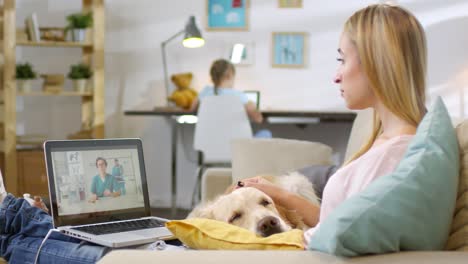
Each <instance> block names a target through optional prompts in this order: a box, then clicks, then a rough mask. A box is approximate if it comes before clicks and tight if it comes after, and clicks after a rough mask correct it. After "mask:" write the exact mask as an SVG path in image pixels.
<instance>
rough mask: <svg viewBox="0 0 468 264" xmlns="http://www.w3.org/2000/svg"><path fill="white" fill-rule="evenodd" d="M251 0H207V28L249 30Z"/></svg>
mask: <svg viewBox="0 0 468 264" xmlns="http://www.w3.org/2000/svg"><path fill="white" fill-rule="evenodd" d="M249 4H250V3H249V0H206V11H207V19H206V21H207V25H206V30H208V31H215V30H220V31H224V30H248V29H249V23H248V17H249Z"/></svg>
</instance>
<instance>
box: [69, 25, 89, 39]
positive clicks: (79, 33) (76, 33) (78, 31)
mask: <svg viewBox="0 0 468 264" xmlns="http://www.w3.org/2000/svg"><path fill="white" fill-rule="evenodd" d="M71 34H72V41H75V42H85V39H86V29H85V28H75V29H72V30H71Z"/></svg>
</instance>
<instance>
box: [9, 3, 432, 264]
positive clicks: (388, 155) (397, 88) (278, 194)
mask: <svg viewBox="0 0 468 264" xmlns="http://www.w3.org/2000/svg"><path fill="white" fill-rule="evenodd" d="M338 55H339V58H338V62H339V63H340V66H339V69H338V72H337V74H336V77H335V82H336V83H338V84H340V90H341V95H342V96H343V98H344V100H345V103H346V105H347V106H348V107H349V108H350V109H364V108H369V107H372V108H373V109H374V110H375V113H376V115H375V127H374V133H373V135H372V137H371V138H370V139H369V142H368V143H367V144H366V145H364V146H363V148H362V149H361V151H359V152H358V153H357V154H356V155H355V156H354V157H353V158H352V159H351V160H350V161H348V162H347V164H346V165H345V166H343V167H342V168H341V169H340V170H338V171H337V172H336V173H335V174H334V175H333V176H332V177H331V178H330V180H329V182H328V184H327V185H326V187H325V190H324V193H323V199H322V206H321V208H318V207H316V206H314V205H311V204H309V203H308V202H307V201H305V200H303V199H301V198H300V197H298V196H295V195H293V194H290V193H285V192H284V191H282V189H278V188H276V187H275V186H272V185H269V184H268V183H266V182H263V181H261V179H258V178H251V179H246V180H245V181H244V185H245V186H251V187H255V188H258V189H260V190H262V191H264V192H265V193H267V194H268V195H270V196H271V197H272V198H273V199H274V200H275V202H276V203H278V204H280V205H283V206H284V207H286V208H290V209H293V210H297V211H298V213H300V214H301V215H302V216H303V217H304V220H305V222H306V223H307V224H308V225H309V226H316V227H315V228H312V229H310V230H309V231H307V232H306V233H305V239H306V241H309V240H310V238H311V237H312V236H313V235H314V231H315V229H316V228H317V225H319V222H320V221H323V220H324V219H325V218H326V217H327V216H328V215H329V214H330V212H332V211H333V209H334V208H336V207H337V206H338V205H339V204H340V203H341V202H343V201H344V200H345V199H347V197H349V196H350V195H353V194H356V193H358V192H360V191H362V190H363V189H364V188H366V187H367V185H368V184H369V183H370V182H372V181H373V180H375V179H376V178H378V177H381V176H382V175H385V174H387V173H389V172H391V171H393V170H394V168H395V167H396V165H397V164H398V162H399V161H400V159H401V158H402V156H403V153H404V152H405V150H406V148H407V146H408V143H409V141H410V140H411V138H412V137H413V135H414V134H415V131H416V127H417V126H418V124H419V122H420V121H421V119H422V117H423V116H424V114H425V112H426V110H425V107H424V99H425V96H424V90H425V75H426V41H425V35H424V30H423V29H422V27H421V25H420V24H419V22H418V21H417V20H416V18H415V17H414V16H413V15H412V14H411V13H409V12H408V11H406V10H404V9H403V8H401V7H396V6H389V5H385V4H382V5H372V6H369V7H366V8H364V9H362V10H359V11H357V12H356V13H355V14H354V15H353V16H351V17H350V18H349V19H348V21H347V22H346V24H345V26H344V30H343V33H342V36H341V40H340V43H339V49H338ZM1 179H2V178H1V177H0V180H1ZM0 202H1V208H0V231H1V234H2V236H1V238H0V242H1V243H2V245H3V246H2V249H1V252H0V256H2V257H4V258H6V259H7V260H8V261H9V263H26V262H29V263H32V262H33V261H34V257H35V254H36V252H37V249H38V247H39V245H40V243H41V241H42V239H43V237H45V235H46V234H47V232H48V230H49V229H51V228H52V227H53V226H52V219H51V217H50V215H48V214H47V213H46V212H45V211H43V210H41V209H39V208H35V207H31V205H29V203H28V202H27V201H26V200H24V199H18V198H15V197H14V196H12V195H11V194H7V192H6V190H5V188H4V186H3V181H0ZM42 250H43V251H46V252H47V254H41V256H40V261H41V263H52V262H54V263H55V262H57V263H58V262H64V263H65V262H67V263H71V262H73V263H95V262H96V261H97V260H99V259H100V258H101V257H102V256H103V255H104V254H106V253H107V252H108V251H109V249H108V248H105V247H101V246H96V245H93V244H89V243H84V244H82V243H80V241H79V240H78V239H74V238H69V237H66V236H65V235H63V234H57V236H54V237H51V238H49V240H47V242H46V243H45V246H44V248H43V249H42Z"/></svg>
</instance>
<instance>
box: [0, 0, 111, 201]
mask: <svg viewBox="0 0 468 264" xmlns="http://www.w3.org/2000/svg"><path fill="white" fill-rule="evenodd" d="M81 1H82V9H83V10H82V11H83V12H92V14H93V27H92V28H91V29H88V30H91V38H90V39H91V41H89V42H85V43H77V42H61V41H40V42H32V41H23V40H22V41H16V28H17V27H20V26H22V25H17V24H16V0H3V6H1V4H0V22H1V23H0V26H1V27H2V28H1V29H2V30H1V33H0V37H1V40H0V53H1V55H2V56H3V65H0V72H1V76H2V77H3V78H0V79H1V80H0V94H3V100H1V99H0V105H2V107H3V111H2V112H0V114H1V115H3V120H4V121H3V124H4V125H3V130H4V133H3V134H4V137H3V139H0V140H1V141H3V144H0V145H3V148H1V149H0V156H1V155H3V157H4V163H3V166H2V168H1V169H2V172H3V177H4V181H5V185H6V186H7V189H8V191H9V192H11V193H13V194H15V195H19V194H22V193H24V192H31V193H36V194H42V193H37V192H38V190H42V191H39V192H43V191H44V190H46V189H47V188H44V186H37V184H44V173H43V172H44V170H45V166H42V165H43V164H44V161H43V157H42V156H43V155H42V154H41V153H40V150H39V151H37V150H36V151H35V152H31V151H22V150H20V149H22V148H23V147H24V145H23V144H24V143H26V144H30V143H32V142H20V141H17V132H16V123H17V120H16V98H17V97H18V96H32V97H34V96H37V97H42V96H75V97H81V129H82V130H91V131H92V137H93V138H104V118H105V116H104V87H105V86H104V36H105V26H104V25H105V24H104V23H105V17H104V15H105V10H104V0H81ZM79 11H80V10H77V12H79ZM66 15H67V14H64V16H66ZM21 47H31V48H37V49H38V52H40V49H41V48H43V47H47V48H56V47H60V48H78V49H81V50H82V58H81V60H82V62H83V63H85V64H88V65H90V66H91V69H92V70H93V78H92V84H91V87H92V89H91V91H90V92H87V93H80V92H74V91H63V92H60V93H51V92H42V91H34V92H18V91H17V90H16V80H15V71H16V49H17V48H21ZM77 59H78V58H77ZM0 64H1V63H0ZM67 70H68V68H67ZM34 143H37V142H34ZM41 159H42V161H41ZM41 164H42V165H41ZM1 165H2V164H1V163H0V166H1ZM35 167H37V170H38V172H37V173H36V174H37V175H40V176H37V177H39V178H37V177H36V176H34V175H33V174H32V176H34V177H36V178H34V179H30V178H26V177H31V176H30V175H29V174H31V173H34V170H35V169H36V168H35ZM31 168H32V169H31ZM45 184H46V182H45ZM34 186H36V187H34ZM34 188H36V189H37V190H34Z"/></svg>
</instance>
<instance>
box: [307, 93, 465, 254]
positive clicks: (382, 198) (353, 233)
mask: <svg viewBox="0 0 468 264" xmlns="http://www.w3.org/2000/svg"><path fill="white" fill-rule="evenodd" d="M458 174H459V153H458V145H457V139H456V135H455V131H454V129H453V126H452V123H451V121H450V117H449V115H448V113H447V109H446V108H445V106H444V104H443V102H442V100H441V99H440V98H438V99H437V101H436V102H435V104H434V106H433V107H432V109H431V110H430V111H429V112H428V113H427V114H426V115H425V117H424V118H423V120H422V122H421V123H420V125H419V127H418V129H417V132H416V135H415V136H414V138H413V139H412V141H411V142H410V144H409V146H408V150H407V151H406V153H405V155H404V157H403V159H402V161H401V162H400V163H399V165H398V166H397V168H396V169H395V171H394V172H393V173H390V174H388V175H385V176H383V177H380V178H379V179H377V180H375V181H374V182H373V183H371V184H370V185H369V186H368V187H367V188H366V189H365V190H363V191H362V192H361V193H359V194H357V195H355V196H352V197H351V198H349V199H348V200H346V201H345V202H343V203H342V204H340V206H338V207H337V208H336V209H335V210H334V211H333V212H332V213H331V214H330V215H329V216H328V218H327V219H325V220H324V221H323V222H321V224H320V227H319V228H318V229H317V230H316V232H315V234H314V235H313V236H312V239H311V241H310V243H309V245H308V249H309V250H318V251H322V252H326V253H330V254H334V255H339V256H345V257H352V256H358V255H366V254H381V253H388V252H397V251H402V250H442V249H443V248H444V245H445V242H446V240H447V237H448V234H449V228H450V224H451V219H452V216H453V211H454V207H455V199H456V193H457V185H458Z"/></svg>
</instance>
